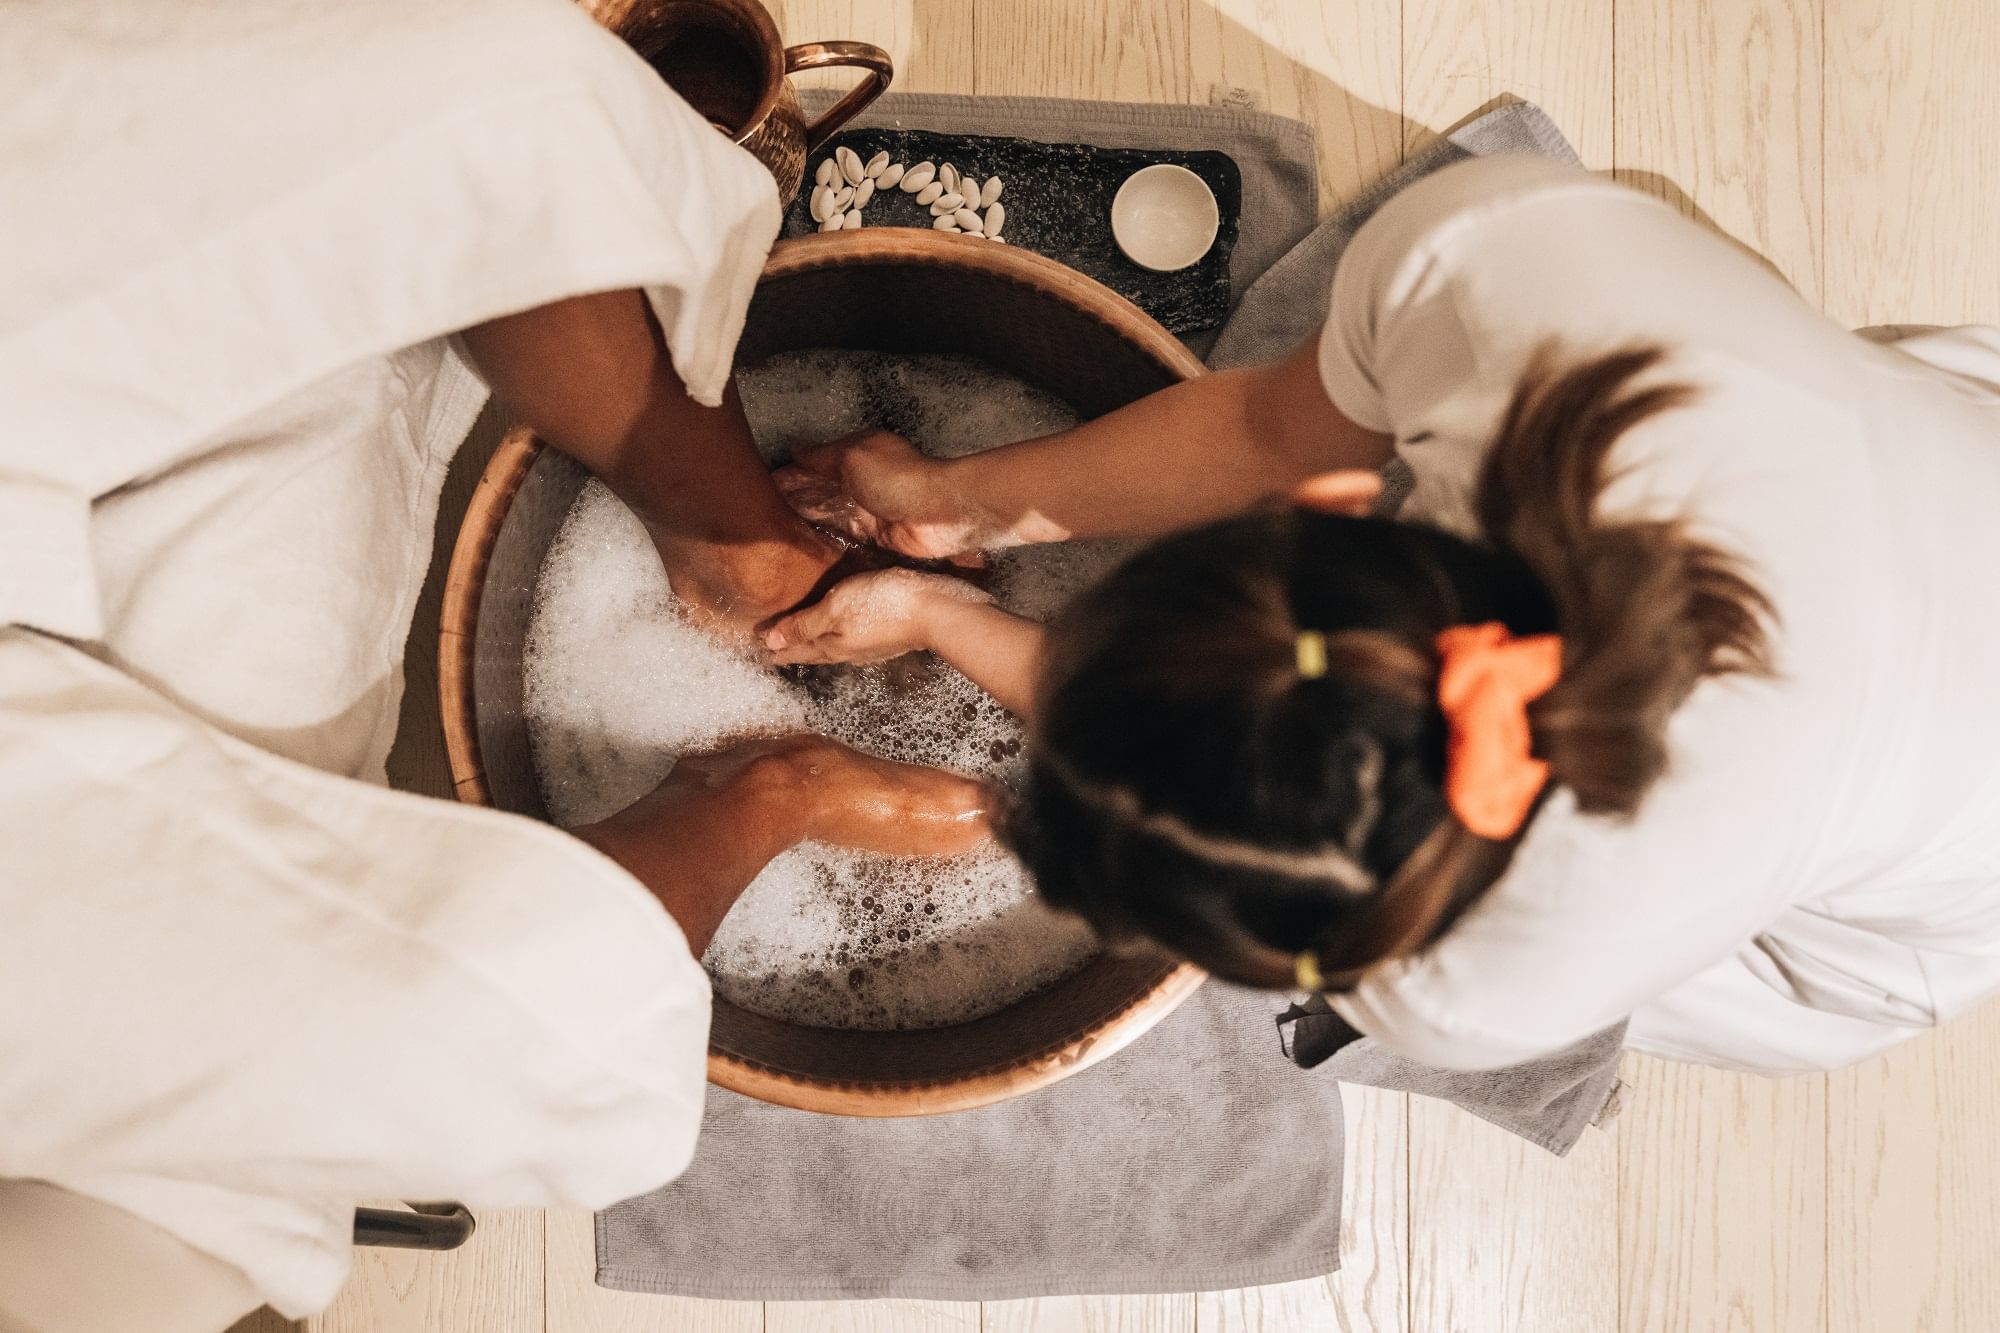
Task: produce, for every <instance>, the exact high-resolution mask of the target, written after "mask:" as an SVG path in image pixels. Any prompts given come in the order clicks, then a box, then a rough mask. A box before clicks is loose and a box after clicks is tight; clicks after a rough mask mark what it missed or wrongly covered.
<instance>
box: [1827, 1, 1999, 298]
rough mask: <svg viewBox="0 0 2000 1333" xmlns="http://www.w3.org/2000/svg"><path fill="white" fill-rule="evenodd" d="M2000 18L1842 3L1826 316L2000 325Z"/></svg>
mask: <svg viewBox="0 0 2000 1333" xmlns="http://www.w3.org/2000/svg"><path fill="white" fill-rule="evenodd" d="M1996 62H2000V6H1996V5H1994V4H1993V3H1992V0H1925V3H1923V4H1919V5H1912V4H1905V3H1903V0H1834V2H1832V3H1830V5H1829V8H1828V10H1827V33H1826V77H1827V82H1826V195H1827V201H1828V210H1827V270H1826V288H1827V290H1826V298H1827V306H1828V309H1829V311H1830V312H1831V313H1832V314H1833V315H1834V316H1835V317H1836V318H1839V319H1842V320H1845V321H1846V322H1847V323H1849V324H1854V325H1862V324H1889V323H1910V324H1916V323H1931V324H1959V323H1967V322H1971V321H1975V320H1988V321H1990V320H1994V319H2000V245H1996V244H1995V237H1996V235H2000V137H1996V136H1995V135H1993V134H1990V133H1986V132H1985V129H1986V127H1988V126H1990V125H1992V124H1993V123H1994V118H1995V117H1996V116H2000V85H1996V81H1995V79H1994V77H1993V72H1994V70H1995V69H1996V68H2000V64H1996Z"/></svg>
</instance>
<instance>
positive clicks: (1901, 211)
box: [1826, 0, 2000, 1333]
mask: <svg viewBox="0 0 2000 1333" xmlns="http://www.w3.org/2000/svg"><path fill="white" fill-rule="evenodd" d="M1996 67H2000V9H1996V7H1995V6H1994V5H1992V4H1991V3H1990V0H1928V2H1927V3H1925V4H1922V5H1905V4H1901V3H1898V2H1897V0H1839V2H1838V3H1830V4H1829V7H1828V10H1827V36H1826V191H1827V219H1826V229H1827V241H1826V304H1827V307H1828V308H1829V310H1830V311H1831V312H1832V313H1834V314H1835V315H1836V317H1838V318H1840V319H1843V320H1845V321H1846V322H1848V323H1852V324H1877V323H1944V324H1950V323H1962V322H1967V321H1974V320H1983V321H1994V320H2000V245H1997V244H1996V243H1995V237H1996V236H2000V142H1996V140H1995V138H1994V136H1993V135H1991V134H1987V133H1983V132H1982V127H1983V126H1984V125H1986V124H1988V123H1990V122H1991V118H1992V117H1993V116H1994V115H1995V114H1996V112H2000V95H1996V92H1995V89H1994V82H1993V75H1992V71H1993V70H1994V69H1995V68H1996ZM1996 1106H2000V1011H1996V1010H1995V1009H1992V1008H1988V1009H1987V1010H1986V1011H1985V1012H1983V1013H1982V1014H1980V1015H1979V1016H1977V1017H1975V1018H1971V1019H1966V1020H1961V1021H1960V1022H1959V1023H1957V1024H1955V1025H1952V1026H1950V1027H1948V1028H1946V1029H1945V1030H1943V1031H1942V1032H1939V1033H1935V1034H1931V1035H1927V1036H1925V1037H1922V1038H1919V1039H1918V1040H1916V1041H1914V1042H1911V1043H1908V1044H1906V1045H1904V1046H1902V1047H1900V1048H1899V1049H1897V1050H1895V1051H1893V1052H1891V1053H1890V1054H1889V1055H1888V1056H1887V1057H1885V1058H1883V1059H1879V1060H1873V1061H1870V1062H1868V1063H1866V1064H1863V1065H1860V1066H1858V1067H1856V1068H1854V1069H1850V1070H1844V1071H1841V1072H1839V1073H1837V1074H1835V1075H1833V1076H1832V1078H1831V1079H1830V1081H1829V1085H1828V1098H1827V1163H1828V1183H1829V1197H1828V1204H1829V1211H1828V1215H1829V1233H1828V1253H1827V1272H1828V1307H1829V1309H1828V1314H1829V1318H1828V1327H1829V1328H1830V1329H1832V1330H1835V1333H1863V1331H1864V1330H1877V1329H1905V1328H1910V1329H1919V1328H1921V1329H1967V1328H1993V1327H2000V1270H1996V1269H1995V1268H1994V1266H1993V1265H1992V1264H1991V1262H1990V1257H1991V1254H1992V1252H1993V1247H1994V1244H1995V1240H1996V1237H2000V1216H1996V1211H1995V1210H1996V1203H1995V1200H1996V1199H2000V1133H1996V1128H2000V1125H1996V1120H1995V1113H1994V1110H1993V1108H1995V1107H1996Z"/></svg>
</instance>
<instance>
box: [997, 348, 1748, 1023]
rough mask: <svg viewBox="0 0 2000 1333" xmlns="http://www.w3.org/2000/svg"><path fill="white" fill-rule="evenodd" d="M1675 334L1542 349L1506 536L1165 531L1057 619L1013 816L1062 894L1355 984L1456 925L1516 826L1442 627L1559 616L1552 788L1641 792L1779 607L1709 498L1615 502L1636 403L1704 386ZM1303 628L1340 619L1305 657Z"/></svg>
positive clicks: (1481, 507)
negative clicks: (1471, 790)
mask: <svg viewBox="0 0 2000 1333" xmlns="http://www.w3.org/2000/svg"><path fill="white" fill-rule="evenodd" d="M1661 359H1662V353H1661V352H1660V351H1659V350H1658V349H1637V350H1632V351H1625V352H1620V353H1616V354H1614V355H1609V356H1604V357H1600V358H1598V359H1596V360H1592V361H1588V362H1585V363H1583V364H1581V365H1578V366H1576V367H1574V368H1573V369H1570V370H1568V371H1565V372H1562V373H1557V372H1555V371H1554V370H1553V368H1552V367H1553V360H1554V352H1553V350H1552V349H1550V348H1544V349H1543V350H1542V352H1541V353H1540V354H1539V355H1538V356H1537V357H1536V358H1535V360H1534V362H1533V363H1532V364H1531V365H1530V367H1529V368H1528V370H1527V372H1526V374H1525V375H1524V377H1523V380H1522V382H1521V385H1520V387H1519V389H1518V390H1517V391H1516V393H1515V395H1514V398H1513V400H1512V402H1511V404H1510V405H1509V407H1508V409H1507V411H1506V414H1505V416H1504V418H1503V420H1502V422H1501V425H1500V429H1499V432H1498V435H1497V438H1496V439H1495V442H1494V444H1493V447H1492V449H1491V451H1490V454H1489V456H1488V460H1487V463H1486V466H1485V471H1484V473H1483V475H1482V477H1481V480H1480V484H1479V489H1478V494H1477V513H1478V517H1479V522H1480V526H1481V528H1482V530H1483V534H1484V539H1485V540H1484V543H1483V544H1480V543H1474V542H1469V541H1465V540H1462V539H1460V538H1458V537H1456V536H1453V535H1451V534H1450V533H1447V532H1444V531H1441V530H1439V529H1436V528H1432V527H1427V526H1422V525H1417V524H1411V523H1397V522H1391V521H1388V520H1384V519H1374V518H1367V519H1364V518H1343V517H1334V516H1329V515H1324V514H1318V513H1309V512H1304V511H1300V510H1293V509H1286V510H1278V511H1273V512H1265V513H1255V514H1251V515H1248V516H1245V517H1240V518H1235V519H1230V520H1227V521H1225V522H1221V523H1216V524H1212V525H1210V526H1208V527H1205V528H1201V529H1198V530H1196V531H1193V532H1189V533H1186V534H1183V535H1180V536H1176V537H1171V538H1168V539H1167V540H1164V541H1161V542H1159V543H1158V544H1156V545H1154V546H1152V547H1150V548H1148V549H1146V550H1145V551H1142V552H1141V553H1139V554H1138V555H1136V556H1134V557H1133V558H1132V559H1131V560H1129V561H1128V562H1126V563H1125V564H1124V565H1123V566H1121V567H1120V568H1119V569H1118V570H1117V571H1116V572H1114V573H1113V574H1112V575H1111V576H1110V577H1109V578H1108V579H1107V580H1105V581H1104V582H1103V583H1101V584H1099V585H1098V586H1097V587H1095V588H1093V589H1091V590H1090V591H1089V592H1087V593H1086V594H1084V595H1083V596H1082V597H1080V598H1079V599H1078V600H1077V601H1076V602H1075V603H1074V604H1073V605H1072V606H1071V607H1070V608H1069V609H1068V610H1066V611H1065V612H1064V614H1063V615H1062V616H1061V617H1060V618H1059V619H1058V620H1057V621H1056V622H1055V623H1054V624H1053V625H1052V626H1051V630H1050V635H1049V643H1048V650H1047V656H1046V661H1045V665H1044V675H1043V680H1042V684H1041V691H1040V698H1039V699H1038V706H1037V710H1036V721H1035V726H1034V731H1033V744H1032V750H1031V762H1030V769H1029V776H1028V781H1027V786H1026V789H1025V791H1024V792H1023V795H1022V800H1021V802H1020V803H1019V806H1018V808H1017V809H1016V811H1015V812H1014V815H1013V817H1012V818H1011V819H1010V821H1009V824H1008V829H1007V837H1008V839H1009V841H1010V842H1011V843H1012V844H1013V845H1014V847H1015V849H1016V851H1017V852H1018V853H1019V854H1020V855H1021V857H1022V859H1023V860H1024V861H1025V862H1026V863H1027V865H1028V867H1029V869H1030V870H1031V871H1032V872H1033V874H1034V876H1035V878H1036V880H1037V882H1038V884H1039V886H1040V889H1041V892H1042V894H1043V896H1044V897H1045V898H1047V900H1048V901H1049V902H1051V903H1052V904H1054V905H1056V906H1058V907H1063V908H1068V909H1070V910H1073V911H1076V912H1079V913H1081V914H1082V915H1083V916H1084V917H1085V918H1087V919H1088V920H1090V921H1091V922H1092V923H1093V924H1094V925H1095V926H1096V927H1097V928H1098V929H1099V931H1100V932H1102V933H1104V934H1105V935H1107V936H1109V937H1112V938H1114V939H1115V938H1119V937H1131V936H1141V937H1147V938H1151V939H1153V940H1156V941H1158V942H1160V943H1162V944H1165V945H1166V946H1168V947H1169V948H1171V949H1173V950H1174V951H1175V952H1177V953H1179V954H1181V955H1182V956H1184V957H1187V958H1190V959H1192V960H1193V961H1195V962H1197V963H1199V964H1201V965H1202V966H1203V967H1205V968H1207V969H1208V970H1209V971H1211V972H1213V973H1215V974H1216V975H1218V976H1222V977H1225V978H1228V979H1230V980H1235V981H1239V982H1243V983H1246V984H1250V985H1258V986H1270V987H1282V986H1289V985H1291V984H1293V981H1292V978H1293V975H1294V973H1293V968H1294V960H1295V958H1296V957H1297V955H1298V954H1299V953H1300V952H1301V951H1304V950H1312V951H1313V952H1314V953H1315V954H1316V956H1317V958H1318V960H1319V965H1320V967H1321V969H1322V970H1323V972H1324V973H1325V974H1326V975H1327V977H1328V978H1329V979H1330V980H1331V982H1332V984H1335V985H1340V984H1345V983H1348V982H1351V980H1352V979H1353V978H1354V977H1356V976H1358V975H1359V974H1360V972H1361V971H1362V970H1363V969H1365V968H1367V967H1369V966H1371V965H1373V964H1375V963H1378V962H1381V961H1383V960H1386V959H1390V958H1395V957H1399V956H1402V955H1405V954H1409V953H1412V952H1415V951H1416V950H1418V949H1420V948H1422V947H1423V946H1424V945H1425V944H1427V943H1429V942H1430V941H1431V940H1433V939H1435V938H1437V936H1438V935H1439V934H1441V933H1442V932H1443V931H1444V930H1445V929H1446V928H1447V927H1448V926H1449V925H1450V924H1451V922H1452V921H1453V920H1454V919H1455V918H1456V917H1457V915H1458V914H1459V913H1460V912H1462V911H1463V910H1464V909H1465V908H1466V907H1467V906H1468V905H1469V904H1470V903H1472V902H1473V901H1474V900H1475V899H1476V898H1477V897H1478V896H1479V895H1480V894H1481V893H1483V892H1485V891H1486V890H1487V889H1488V888H1489V887H1491V886H1492V885H1493V883H1494V882H1495V881H1496V880H1498V879H1499V877H1500V875H1501V873H1502V872H1503V871H1504V870H1505V869H1506V867H1507V864H1508V861H1509V860H1510V859H1511V857H1512V855H1513V850H1514V846H1515V843H1516V842H1518V839H1515V840H1510V841H1508V842H1493V841H1489V840H1487V839H1485V838H1481V837H1479V836H1478V835H1476V834H1474V833H1472V832H1471V831H1469V830H1468V829H1466V828H1465V827H1464V825H1462V824H1461V823H1459V821H1458V820H1457V819H1456V818H1455V817H1454V816H1453V815H1452V814H1451V812H1450V809H1449V807H1448V806H1447V804H1446V802H1445V798H1444V795H1443V790H1442V784H1443V778H1444V763H1445V741H1446V736H1445V722H1444V718H1443V715H1442V714H1441V713H1440V711H1439V709H1438V706H1437V703H1436V699H1435V690H1436V683H1437V672H1438V665H1439V664H1438V657H1437V651H1436V648H1435V646H1434V645H1435V642H1436V639H1437V636H1438V634H1439V633H1440V632H1441V631H1443V630H1445V629H1447V628H1449V627H1451V626H1454V625H1463V624H1477V623H1482V622H1485V621H1500V622H1502V623H1504V624H1506V625H1507V626H1508V627H1509V628H1510V629H1511V630H1512V631H1513V632H1515V633H1516V634H1536V633H1545V632H1549V631H1556V632H1559V633H1560V634H1561V635H1562V637H1563V674H1562V679H1561V681H1560V683H1559V684H1557V686H1556V687H1555V688H1554V689H1553V690H1551V691H1550V692H1549V693H1548V694H1547V695H1545V696H1543V697H1542V698H1541V699H1540V700H1538V701H1537V702H1536V703H1535V704H1534V705H1533V706H1532V707H1531V709H1530V721H1531V724H1532V730H1533V737H1534V746H1535V752H1536V754H1537V755H1538V756H1539V757H1541V758H1543V759H1545V760H1546V761H1547V762H1548V764H1549V768H1550V773H1551V780H1550V786H1551V788H1554V787H1557V786H1560V787H1565V788H1567V789H1569V790H1570V791H1571V792H1572V793H1574V796H1575V799H1576V801H1577V804H1578V806H1579V808H1580V809H1582V810H1584V811H1586V812H1589V813H1594V814H1603V815H1630V814H1632V813H1633V812H1634V811H1636V810H1637V809H1638V808H1639V805H1640V802H1641V799H1642V798H1643V797H1644V795H1645V793H1646V791H1647V789H1648V788H1649V787H1650V786H1651V785H1652V783H1653V782H1654V781H1655V780H1656V779H1657V778H1658V777H1659V776H1660V774H1661V773H1662V771H1663V770H1664V769H1665V767H1666V762H1667V749H1666V741H1665V727H1666V723H1667V720H1668V718H1669V716H1670V715H1671V714H1672V712H1673V710H1674V709H1675V708H1676V707H1677V706H1678V705H1679V704H1680V703H1681V701H1682V700H1683V699H1685V698H1686V697H1687V695H1688V693H1689V691H1691V690H1692V689H1693V688H1694V686H1695V684H1696V683H1697V682H1698V681H1699V680H1701V679H1702V678H1703V677H1705V676H1709V675H1715V674H1720V673H1724V672H1731V671H1752V672H1762V671H1765V670H1767V669H1768V657H1767V647H1766V642H1765V629H1764V626H1765V622H1766V620H1767V618H1768V617H1769V616H1770V615H1771V608H1770V606H1769V604H1768V602H1767V601H1766V599H1765V598H1764V596H1763V594H1762V593H1760V592H1759V591H1758V590H1757V589H1756V588H1755V587H1754V586H1752V585H1751V584H1750V583H1749V582H1748V581H1747V580H1746V579H1745V578H1744V577H1743V576H1742V574H1741V573H1740V572H1739V570H1738V568H1737V564H1736V562H1735V560H1734V559H1733V558H1732V557H1731V556H1730V555H1728V554H1727V553H1725V552H1724V551H1722V550H1720V549H1718V548H1717V547H1715V546H1712V545H1709V544H1707V543H1705V542H1701V541H1697V540H1695V539H1693V538H1691V537H1690V536H1689V535H1688V534H1687V532H1686V531H1685V530H1684V529H1683V527H1682V525H1681V524H1679V523H1675V522H1665V521H1650V520H1618V521H1606V520H1604V519H1602V518H1601V517H1600V516H1599V515H1598V514H1597V513H1596V508H1597V497H1598V495H1599V493H1600V492H1601V491H1602V489H1603V487H1604V485H1605V483H1606V481H1607V475H1606V467H1607V459H1608V456H1609V455H1610V452H1611V449H1612V446H1613V445H1614V444H1616V443H1617V441H1618V440H1619V438H1620V437H1621V436H1623V435H1624V434H1625V432H1626V431H1628V430H1630V429H1631V428H1632V427H1634V426H1636V425H1637V424H1639V423H1640V422H1642V421H1644V420H1646V419H1647V418H1649V417H1652V416H1654V415H1656V414H1658V413H1661V412H1665V411H1669V410H1671V409H1674V408H1676V407H1679V406H1681V405H1682V404H1684V403H1686V402H1687V401H1688V400H1689V399H1690V397H1691V396H1692V393H1691V390H1689V389H1688V388H1686V387H1685V386H1681V385H1672V384H1664V385H1663V384H1638V383H1635V381H1637V380H1639V378H1640V377H1641V376H1642V375H1644V374H1645V372H1647V371H1649V370H1651V369H1653V368H1654V367H1655V366H1656V365H1657V364H1658V363H1659V361H1660V360H1661ZM1301 629H1313V630H1318V631H1320V632H1322V633H1323V634H1324V635H1325V636H1326V640H1327V671H1326V673H1325V675H1324V676H1322V677H1319V678H1316V679H1310V680H1309V679H1303V678H1301V676H1300V675H1299V673H1298V669H1297V664H1296V656H1295V652H1296V648H1295V645H1296V641H1297V635H1298V632H1299V631H1300V630H1301Z"/></svg>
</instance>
